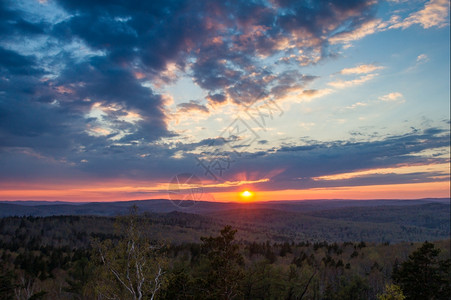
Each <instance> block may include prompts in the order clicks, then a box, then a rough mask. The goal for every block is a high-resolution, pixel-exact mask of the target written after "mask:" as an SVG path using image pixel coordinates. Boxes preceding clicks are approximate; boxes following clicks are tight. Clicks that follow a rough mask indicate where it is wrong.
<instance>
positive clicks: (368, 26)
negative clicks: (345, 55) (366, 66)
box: [329, 19, 385, 45]
mask: <svg viewBox="0 0 451 300" xmlns="http://www.w3.org/2000/svg"><path fill="white" fill-rule="evenodd" d="M384 27H385V23H383V22H382V20H380V19H369V20H367V21H365V22H364V23H362V24H361V25H360V26H358V27H356V28H353V29H352V30H347V31H341V32H339V33H337V34H335V35H333V36H332V37H330V38H329V42H330V43H331V44H332V45H333V44H349V43H350V42H352V41H356V40H360V39H362V38H364V37H365V36H367V35H371V34H374V33H376V32H378V31H379V30H381V29H382V28H384Z"/></svg>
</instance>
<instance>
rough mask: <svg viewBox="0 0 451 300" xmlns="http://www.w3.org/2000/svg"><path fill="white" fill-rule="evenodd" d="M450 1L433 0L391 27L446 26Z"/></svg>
mask: <svg viewBox="0 0 451 300" xmlns="http://www.w3.org/2000/svg"><path fill="white" fill-rule="evenodd" d="M448 14H449V1H448V0H431V1H429V2H427V3H426V4H425V5H424V8H423V9H422V10H419V11H417V12H414V13H412V14H410V15H409V16H408V17H407V18H406V19H404V20H402V21H401V22H398V23H396V24H394V25H392V26H391V28H402V29H406V28H408V27H410V26H412V25H414V24H419V25H421V26H422V27H423V28H431V27H435V26H437V27H445V26H447V25H448Z"/></svg>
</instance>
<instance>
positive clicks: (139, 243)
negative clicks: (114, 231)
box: [95, 207, 165, 300]
mask: <svg viewBox="0 0 451 300" xmlns="http://www.w3.org/2000/svg"><path fill="white" fill-rule="evenodd" d="M143 220H144V219H143V218H142V217H139V216H138V215H137V213H136V207H135V208H133V209H132V213H131V215H130V216H127V217H125V218H121V219H119V220H118V228H119V230H120V233H122V234H123V236H124V237H123V238H122V239H120V240H119V241H118V242H116V243H114V242H113V241H111V240H106V241H103V242H98V241H97V242H95V249H96V250H97V253H98V256H99V258H100V268H99V270H98V276H97V278H98V282H97V283H96V291H97V294H98V295H99V297H100V298H101V299H133V300H140V299H152V300H153V299H155V298H156V296H157V294H158V292H159V290H160V289H161V287H162V285H163V284H164V275H165V272H164V269H163V266H164V259H163V256H162V254H161V253H162V245H161V244H156V243H151V242H150V241H149V239H147V238H146V237H145V236H144V234H143V231H142V230H140V228H139V226H140V224H142V223H143Z"/></svg>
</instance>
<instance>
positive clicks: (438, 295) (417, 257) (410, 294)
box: [392, 242, 451, 300]
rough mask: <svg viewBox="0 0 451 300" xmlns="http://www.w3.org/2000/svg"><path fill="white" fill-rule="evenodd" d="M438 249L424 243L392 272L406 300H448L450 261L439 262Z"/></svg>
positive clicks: (449, 291) (449, 293) (450, 293)
mask: <svg viewBox="0 0 451 300" xmlns="http://www.w3.org/2000/svg"><path fill="white" fill-rule="evenodd" d="M439 253H440V249H436V248H435V247H434V244H431V243H428V242H425V243H424V244H423V245H422V246H421V247H420V248H419V249H417V250H416V251H414V252H413V253H412V254H410V255H409V259H408V260H407V261H405V262H403V263H402V264H401V265H400V266H399V268H397V269H395V270H394V271H393V275H392V277H393V280H394V282H395V283H396V284H398V285H399V286H401V289H402V291H403V292H404V295H405V296H406V299H408V300H409V299H414V300H416V299H418V300H420V299H450V297H451V288H450V286H451V285H450V284H451V280H450V277H449V274H450V271H451V270H450V267H451V261H450V259H446V260H439V259H438V255H439Z"/></svg>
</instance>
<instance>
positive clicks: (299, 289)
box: [0, 209, 451, 299]
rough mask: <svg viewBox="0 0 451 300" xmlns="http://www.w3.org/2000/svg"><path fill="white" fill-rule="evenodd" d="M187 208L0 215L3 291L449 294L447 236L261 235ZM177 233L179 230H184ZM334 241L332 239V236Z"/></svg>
mask: <svg viewBox="0 0 451 300" xmlns="http://www.w3.org/2000/svg"><path fill="white" fill-rule="evenodd" d="M191 217H192V218H190V214H181V213H176V214H166V215H161V214H160V215H151V214H142V213H141V214H140V213H138V212H137V210H136V209H134V210H132V211H131V212H130V214H128V215H126V216H121V217H99V216H52V217H31V216H24V217H7V218H2V219H0V266H1V270H0V298H1V299H449V297H450V296H451V294H450V293H451V291H450V276H449V274H450V271H451V270H450V264H451V263H450V259H449V255H450V240H449V239H442V240H435V241H432V242H427V241H422V242H396V243H392V242H388V241H387V242H383V243H380V242H368V241H364V240H360V241H356V240H354V241H351V240H350V241H319V240H308V239H306V240H304V241H299V240H296V241H295V240H290V238H289V236H283V237H280V236H278V237H276V239H274V236H270V237H269V238H268V239H267V240H266V241H262V240H261V236H260V235H259V234H258V232H257V235H252V233H250V231H248V232H246V234H245V235H243V234H241V235H240V230H241V229H239V228H235V227H234V226H233V224H232V226H230V225H227V224H226V225H224V224H223V223H221V222H219V221H218V222H217V223H215V224H213V223H211V222H212V221H211V219H207V218H206V219H202V218H201V217H199V216H197V215H195V216H194V217H193V216H191ZM182 237H184V238H182ZM337 240H338V239H337Z"/></svg>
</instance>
